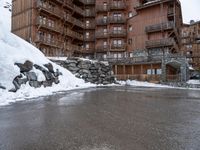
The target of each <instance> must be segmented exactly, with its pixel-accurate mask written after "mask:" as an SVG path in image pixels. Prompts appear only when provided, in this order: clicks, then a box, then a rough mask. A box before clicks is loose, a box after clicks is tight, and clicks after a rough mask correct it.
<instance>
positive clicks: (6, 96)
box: [0, 0, 92, 105]
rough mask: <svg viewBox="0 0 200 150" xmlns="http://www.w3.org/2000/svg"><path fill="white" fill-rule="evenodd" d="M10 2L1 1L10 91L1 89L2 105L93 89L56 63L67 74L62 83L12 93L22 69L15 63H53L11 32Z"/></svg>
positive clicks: (0, 66) (0, 57)
mask: <svg viewBox="0 0 200 150" xmlns="http://www.w3.org/2000/svg"><path fill="white" fill-rule="evenodd" d="M6 2H11V0H0V12H1V15H0V84H1V85H3V86H4V87H6V90H2V89H0V105H5V104H8V103H10V102H15V101H18V100H23V99H25V98H32V97H37V96H43V95H49V94H52V93H53V92H56V91H63V90H68V89H73V88H81V87H88V86H92V85H91V84H86V83H85V82H84V81H83V80H81V79H78V78H76V77H75V76H74V75H72V74H71V73H70V72H69V71H67V70H66V69H64V68H62V67H60V66H58V65H56V64H54V63H52V64H53V66H54V69H59V71H60V72H62V74H63V75H62V76H60V77H59V80H60V84H58V85H53V87H48V88H39V89H34V88H32V87H30V86H29V85H23V86H22V88H21V89H20V90H19V91H17V92H16V93H10V92H8V90H9V89H11V88H12V87H13V84H12V81H13V79H14V77H16V76H17V75H19V68H18V67H17V66H15V65H14V63H15V62H18V63H24V62H25V61H26V60H30V61H32V62H33V63H35V64H38V65H41V66H42V65H43V64H47V63H49V62H50V60H49V59H47V58H46V57H45V56H44V55H43V54H42V53H41V52H40V51H39V50H38V49H36V48H35V47H34V46H32V45H31V44H29V43H27V42H26V41H24V40H22V39H21V38H19V37H17V36H16V35H14V34H12V33H11V32H10V24H11V12H10V11H9V10H8V9H6V8H4V6H5V5H6ZM37 75H38V76H39V77H41V78H42V76H43V74H42V72H40V71H38V74H37Z"/></svg>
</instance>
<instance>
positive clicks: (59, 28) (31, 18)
mask: <svg viewBox="0 0 200 150" xmlns="http://www.w3.org/2000/svg"><path fill="white" fill-rule="evenodd" d="M83 1H84V0H82V1H81V0H80V1H79V0H76V1H69V0H13V11H12V32H13V33H14V34H16V35H18V36H20V37H21V38H23V39H25V40H26V41H28V42H30V43H32V44H34V45H35V46H36V47H38V48H39V49H40V50H41V51H42V52H43V53H44V54H45V55H46V56H71V55H72V54H74V53H75V52H77V51H81V50H82V48H83V40H84V37H83V32H84V22H83V21H84V15H85V14H84V10H83V6H84V3H83Z"/></svg>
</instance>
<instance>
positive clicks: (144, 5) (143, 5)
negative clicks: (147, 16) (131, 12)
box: [135, 0, 174, 10]
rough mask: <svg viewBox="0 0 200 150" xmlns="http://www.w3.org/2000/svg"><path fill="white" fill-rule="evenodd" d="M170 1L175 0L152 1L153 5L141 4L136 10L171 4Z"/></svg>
mask: <svg viewBox="0 0 200 150" xmlns="http://www.w3.org/2000/svg"><path fill="white" fill-rule="evenodd" d="M170 1H174V0H156V1H152V2H151V3H149V2H150V1H149V2H148V1H147V2H145V3H141V2H140V3H139V4H138V5H137V6H136V7H135V9H136V10H141V9H144V8H148V7H152V6H155V5H158V4H161V3H163V2H170Z"/></svg>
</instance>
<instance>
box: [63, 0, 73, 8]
mask: <svg viewBox="0 0 200 150" xmlns="http://www.w3.org/2000/svg"><path fill="white" fill-rule="evenodd" d="M64 6H65V7H68V8H70V9H73V8H74V4H73V3H72V2H71V1H68V0H67V1H65V3H64Z"/></svg>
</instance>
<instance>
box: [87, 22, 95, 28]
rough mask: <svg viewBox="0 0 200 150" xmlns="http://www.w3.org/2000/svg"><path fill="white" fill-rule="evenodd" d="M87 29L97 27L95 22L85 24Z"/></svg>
mask: <svg viewBox="0 0 200 150" xmlns="http://www.w3.org/2000/svg"><path fill="white" fill-rule="evenodd" d="M85 29H95V23H94V22H93V23H89V24H86V25H85Z"/></svg>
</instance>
